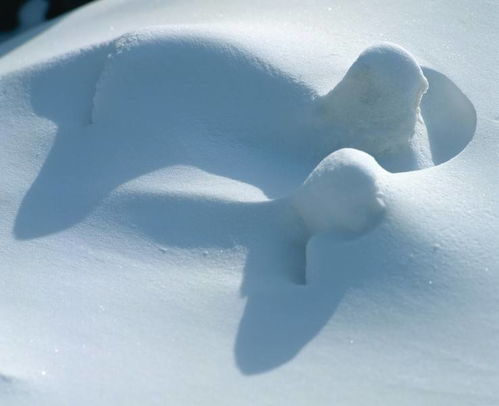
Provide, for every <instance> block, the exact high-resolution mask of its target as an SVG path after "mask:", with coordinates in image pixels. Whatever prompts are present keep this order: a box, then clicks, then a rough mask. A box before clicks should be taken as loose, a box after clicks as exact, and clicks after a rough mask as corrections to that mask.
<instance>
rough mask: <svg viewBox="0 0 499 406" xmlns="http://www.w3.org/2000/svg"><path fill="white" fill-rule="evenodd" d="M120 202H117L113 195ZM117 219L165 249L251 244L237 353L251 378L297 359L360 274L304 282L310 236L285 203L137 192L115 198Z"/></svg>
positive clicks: (292, 210)
mask: <svg viewBox="0 0 499 406" xmlns="http://www.w3.org/2000/svg"><path fill="white" fill-rule="evenodd" d="M111 199H113V198H111ZM114 199H116V200H113V202H112V207H113V212H114V214H115V218H118V219H120V221H121V222H122V225H123V226H125V227H131V228H133V230H134V232H139V233H141V234H142V235H144V236H145V237H146V238H148V239H151V240H152V241H154V242H155V243H157V244H158V245H160V246H169V247H180V248H186V249H203V250H206V251H205V255H206V258H207V259H209V256H210V255H211V252H212V251H211V250H210V249H215V251H214V252H215V254H214V255H216V252H218V251H219V249H231V248H235V247H244V249H245V251H246V260H245V265H244V279H243V283H242V287H241V293H242V295H243V296H245V297H247V302H246V307H245V310H244V315H243V317H242V319H241V323H240V325H239V329H238V332H237V337H236V341H235V347H234V354H235V361H236V364H237V366H238V368H239V369H240V370H241V371H242V372H243V373H244V374H256V373H261V372H264V371H267V370H270V369H273V368H276V367H278V366H280V365H282V364H283V363H285V362H288V361H289V360H291V359H292V358H293V357H294V356H296V354H298V353H299V351H300V350H301V349H302V348H303V347H304V346H305V345H306V344H307V343H308V342H310V340H312V339H313V338H314V337H315V336H316V335H317V333H318V332H319V331H320V330H321V329H322V328H323V326H324V325H325V324H326V323H327V322H328V320H329V319H330V318H331V316H332V315H333V314H334V312H335V310H336V308H337V306H338V304H339V303H340V302H341V299H342V298H343V295H344V294H345V292H346V291H347V290H348V289H349V288H350V287H351V286H352V284H353V283H354V281H355V280H356V279H357V278H359V275H357V274H355V273H352V272H348V273H342V272H341V269H339V270H338V271H337V272H336V273H335V281H334V283H333V284H329V286H328V288H327V289H323V287H321V286H315V285H310V286H308V285H307V286H306V285H305V267H306V264H305V250H306V249H305V247H306V241H307V238H308V236H307V234H306V232H305V229H304V226H303V224H302V223H301V220H300V219H299V217H298V216H297V214H296V212H295V211H294V209H293V208H292V207H291V206H290V203H289V201H287V200H286V199H278V200H273V201H266V202H257V203H242V202H234V201H224V200H213V199H212V198H207V197H193V196H190V197H189V196H179V195H168V194H166V193H164V194H160V193H155V194H135V195H127V196H124V197H119V198H114Z"/></svg>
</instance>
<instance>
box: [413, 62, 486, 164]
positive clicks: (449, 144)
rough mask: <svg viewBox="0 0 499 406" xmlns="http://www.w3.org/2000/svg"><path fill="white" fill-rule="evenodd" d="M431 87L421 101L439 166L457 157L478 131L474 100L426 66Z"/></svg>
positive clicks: (434, 156) (433, 152)
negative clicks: (472, 101)
mask: <svg viewBox="0 0 499 406" xmlns="http://www.w3.org/2000/svg"><path fill="white" fill-rule="evenodd" d="M422 69H423V73H424V75H425V76H426V78H427V79H428V83H429V88H428V91H427V92H426V94H425V95H424V97H423V99H422V101H421V114H422V116H423V119H424V122H425V124H426V129H427V131H428V138H429V141H430V149H431V153H432V157H433V162H434V163H435V165H440V164H442V163H444V162H446V161H448V160H450V159H452V158H454V157H455V156H457V155H458V154H459V153H460V152H461V151H462V150H463V149H464V148H465V147H466V145H468V143H469V142H470V141H471V139H472V138H473V136H474V134H475V130H476V111H475V108H474V107H473V104H472V103H471V101H470V100H469V99H468V98H467V97H466V96H465V95H464V94H463V92H462V91H461V90H459V88H458V87H457V86H456V85H455V84H454V83H453V82H452V81H451V80H450V79H449V78H448V77H447V76H445V75H444V74H442V73H440V72H437V71H435V70H433V69H430V68H425V67H422Z"/></svg>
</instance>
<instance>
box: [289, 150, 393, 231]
mask: <svg viewBox="0 0 499 406" xmlns="http://www.w3.org/2000/svg"><path fill="white" fill-rule="evenodd" d="M382 172H383V169H382V168H381V167H380V166H379V165H378V164H377V163H376V161H375V160H374V159H373V158H372V157H371V156H370V155H368V154H366V153H365V152H362V151H359V150H355V149H341V150H339V151H336V152H334V153H332V154H331V155H329V156H328V157H326V158H325V159H324V160H322V161H321V162H320V163H319V165H318V166H317V167H316V168H315V169H314V170H313V172H312V173H311V174H310V176H309V177H308V178H307V179H306V180H305V182H304V183H303V185H302V186H301V188H300V189H299V190H298V191H297V193H296V195H295V197H294V203H295V206H296V208H297V209H298V211H299V213H300V215H301V217H302V218H303V220H304V222H305V224H306V225H307V227H308V229H309V230H310V232H311V233H313V234H314V233H318V232H324V231H329V230H338V231H341V232H343V233H348V234H357V233H359V232H362V231H364V230H366V229H368V228H369V227H370V226H372V225H373V224H375V222H376V221H377V219H379V216H380V214H381V213H382V212H383V210H384V207H385V205H384V202H383V200H382V193H381V190H380V186H379V181H378V178H379V177H380V176H382Z"/></svg>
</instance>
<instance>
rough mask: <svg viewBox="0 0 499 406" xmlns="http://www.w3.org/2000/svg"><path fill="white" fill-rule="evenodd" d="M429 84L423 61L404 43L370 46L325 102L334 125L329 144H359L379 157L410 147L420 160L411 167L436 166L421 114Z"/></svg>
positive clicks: (361, 147)
mask: <svg viewBox="0 0 499 406" xmlns="http://www.w3.org/2000/svg"><path fill="white" fill-rule="evenodd" d="M427 89H428V81H427V80H426V78H425V77H424V75H423V71H422V70H421V68H420V66H419V65H418V64H417V62H416V60H415V59H414V57H413V56H412V55H410V54H409V53H407V51H405V50H404V49H402V48H401V47H398V46H396V45H394V44H381V45H377V46H372V47H370V48H368V49H366V50H365V51H364V52H362V54H361V55H360V56H359V57H358V58H357V60H356V61H355V62H354V63H353V65H352V66H351V68H350V69H349V70H348V72H347V73H346V75H345V77H344V78H343V79H342V80H341V82H340V83H338V85H337V86H336V87H335V88H334V89H333V90H332V91H331V92H329V93H328V94H327V95H326V96H324V100H323V101H322V106H321V107H322V110H323V112H322V114H323V115H324V117H323V119H324V120H326V121H327V122H329V123H330V127H332V128H333V129H332V130H330V131H331V132H332V133H333V135H329V139H331V138H333V140H331V141H329V144H332V146H334V147H335V149H337V147H338V146H340V147H352V148H358V149H361V150H363V151H366V152H368V153H370V154H372V155H373V156H374V157H375V158H377V159H382V158H383V156H385V155H387V154H390V153H391V154H396V153H397V152H398V151H397V150H402V149H404V148H405V149H408V150H409V151H410V152H409V154H411V155H415V157H414V158H413V159H414V160H415V161H416V163H417V165H416V166H415V167H408V168H406V169H408V170H409V169H417V168H422V167H426V166H431V165H432V162H431V153H430V151H429V145H428V140H427V138H428V135H427V134H426V128H425V125H424V123H423V119H422V117H421V115H420V103H421V99H422V97H423V94H424V93H426V91H427ZM416 123H418V124H419V126H418V128H417V129H416ZM335 138H336V139H337V140H335ZM411 144H415V145H411ZM417 145H419V146H420V147H419V148H418V147H417ZM330 148H331V147H330Z"/></svg>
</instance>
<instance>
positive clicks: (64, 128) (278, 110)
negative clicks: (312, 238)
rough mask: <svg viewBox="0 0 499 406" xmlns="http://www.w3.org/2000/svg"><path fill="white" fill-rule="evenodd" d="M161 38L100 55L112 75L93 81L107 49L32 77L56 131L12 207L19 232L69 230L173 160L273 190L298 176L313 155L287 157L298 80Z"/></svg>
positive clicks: (36, 100) (42, 111) (41, 110)
mask: <svg viewBox="0 0 499 406" xmlns="http://www.w3.org/2000/svg"><path fill="white" fill-rule="evenodd" d="M160 45H161V46H159V48H158V44H157V43H154V44H152V46H151V44H147V43H146V44H141V46H140V47H138V48H139V49H138V50H136V51H137V52H138V55H135V54H134V50H131V51H130V52H128V53H126V52H125V53H124V55H123V54H119V57H117V59H118V60H117V61H114V60H113V61H111V62H109V61H107V69H108V70H109V69H111V70H112V74H108V72H107V71H106V73H105V74H104V80H103V79H102V78H101V80H100V81H99V79H98V78H99V76H100V75H101V72H102V70H103V66H104V65H105V64H106V55H107V54H108V53H109V48H107V47H106V46H102V47H100V48H97V49H90V50H86V51H84V52H81V53H79V54H77V55H71V56H69V57H68V58H67V59H66V60H64V61H57V63H56V64H54V65H53V66H51V67H50V68H49V69H46V70H43V71H41V72H39V73H38V74H37V75H33V77H32V78H31V83H30V87H31V102H32V106H33V109H34V111H35V112H36V113H37V114H39V115H41V116H43V117H46V118H48V119H50V120H51V121H53V122H54V123H56V124H57V125H58V131H57V135H56V138H55V142H54V144H53V146H52V149H51V151H50V153H49V155H48V157H47V159H46V161H45V163H44V164H43V167H42V169H41V170H40V172H39V174H38V176H37V178H36V179H35V181H34V182H33V184H32V186H31V187H30V189H29V190H28V192H27V193H26V195H25V197H24V198H23V201H22V203H21V206H20V208H19V211H18V214H17V218H16V222H15V225H14V235H15V237H16V238H18V239H32V238H38V237H42V236H44V235H48V234H51V233H55V232H58V231H62V230H64V229H67V228H68V227H71V226H73V225H75V224H77V223H78V222H80V221H81V220H83V219H84V218H85V217H86V216H87V215H88V214H89V213H90V212H91V211H92V210H93V209H94V208H95V207H96V206H97V205H98V204H99V202H101V201H102V199H103V198H104V197H105V196H107V195H108V194H109V193H110V192H111V191H112V190H113V189H115V188H116V187H118V186H119V185H121V184H123V183H125V182H128V181H130V180H132V179H134V178H137V177H139V176H141V175H144V174H147V173H149V172H152V171H155V170H158V169H161V168H164V167H168V166H172V165H180V164H181V165H191V166H196V167H198V168H201V169H203V170H205V171H207V172H210V173H214V174H219V175H223V176H226V177H230V178H233V179H238V180H241V181H243V182H246V183H249V184H252V185H255V186H257V187H259V188H261V189H262V190H263V191H264V192H265V193H266V194H267V195H268V196H273V197H275V196H279V195H283V194H286V193H288V192H289V191H290V190H293V188H294V187H295V186H296V185H298V184H299V183H300V182H301V181H302V180H303V179H304V178H305V177H306V175H307V174H308V171H309V170H310V169H311V168H312V166H313V163H305V164H304V163H303V159H301V160H300V161H298V160H294V158H295V155H293V153H292V152H290V150H289V148H288V149H287V146H286V142H287V141H286V137H288V136H290V135H291V134H292V133H293V131H296V129H297V128H299V127H301V124H300V115H299V112H302V113H303V111H304V109H306V105H307V103H310V93H309V91H308V89H307V88H305V87H304V86H302V85H299V84H297V83H295V82H293V81H292V80H291V79H289V78H287V77H286V76H284V75H282V74H277V73H276V72H273V71H269V70H267V68H266V67H264V66H263V65H262V64H260V63H255V61H254V60H251V61H248V59H247V57H246V56H244V55H239V54H238V53H237V51H234V50H232V49H230V50H229V51H227V50H225V49H222V48H221V47H215V46H214V47H212V48H210V47H209V46H206V44H201V45H200V44H199V42H196V41H191V42H187V43H183V42H182V41H178V40H168V41H166V42H165V43H164V44H160ZM148 47H149V48H150V49H149V48H148ZM113 63H114V65H113ZM109 65H111V66H109ZM158 65H160V66H161V69H158ZM180 67H182V68H181V69H180ZM137 72H141V74H139V75H137ZM98 81H99V83H98V89H97V92H96V91H95V89H96V87H95V83H97V82H98ZM123 81H126V86H123V85H122V84H123ZM96 106H97V107H96ZM92 115H93V116H94V118H95V117H97V118H96V120H95V122H94V123H92V124H90V121H91V116H92ZM262 139H264V140H265V139H267V140H269V141H268V142H265V143H263V144H264V145H265V146H264V147H262V145H261V144H260V143H259V141H261V140H262ZM284 175H285V176H284Z"/></svg>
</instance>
